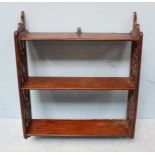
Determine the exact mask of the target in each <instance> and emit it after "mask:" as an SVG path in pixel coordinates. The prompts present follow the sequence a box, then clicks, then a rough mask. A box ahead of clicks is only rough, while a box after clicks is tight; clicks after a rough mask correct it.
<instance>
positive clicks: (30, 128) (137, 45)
mask: <svg viewBox="0 0 155 155" xmlns="http://www.w3.org/2000/svg"><path fill="white" fill-rule="evenodd" d="M14 39H15V50H16V63H17V75H18V85H19V97H20V107H21V115H22V125H23V135H24V138H27V137H29V136H82V137H85V136H95V137H98V136H102V137H129V138H134V131H135V123H136V113H137V104H138V90H139V79H140V66H141V53H142V40H143V33H142V32H140V26H139V24H137V15H136V13H135V12H134V18H133V29H132V31H131V32H130V33H83V32H81V29H80V28H78V31H77V32H75V33H44V32H39V33H36V32H33V33H30V32H28V31H27V30H26V29H25V19H24V12H22V13H21V23H19V24H18V30H17V31H15V33H14ZM39 40H45V41H46V40H61V41H72V40H75V41H79V40H81V41H100V40H101V41H130V42H131V45H132V47H131V61H130V75H129V77H30V76H29V75H28V66H27V54H26V41H39ZM30 90H128V109H127V117H126V119H121V120H118V119H112V120H111V119H97V120H96V119H92V120H90V119H89V120H58V119H57V120H53V119H33V118H32V112H31V100H30Z"/></svg>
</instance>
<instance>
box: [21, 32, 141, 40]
mask: <svg viewBox="0 0 155 155" xmlns="http://www.w3.org/2000/svg"><path fill="white" fill-rule="evenodd" d="M19 39H20V40H29V41H30V40H105V41H135V40H138V39H139V38H138V37H135V36H133V35H131V34H130V33H81V34H78V33H46V32H33V33H21V34H20V36H19Z"/></svg>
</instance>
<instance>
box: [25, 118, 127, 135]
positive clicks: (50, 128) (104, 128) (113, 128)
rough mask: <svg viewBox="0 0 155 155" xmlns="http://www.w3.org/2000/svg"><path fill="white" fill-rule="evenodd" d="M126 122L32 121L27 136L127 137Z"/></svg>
mask: <svg viewBox="0 0 155 155" xmlns="http://www.w3.org/2000/svg"><path fill="white" fill-rule="evenodd" d="M128 133H129V127H128V121H126V120H50V119H33V120H32V123H31V126H30V127H29V129H28V130H27V132H26V135H27V136H105V137H127V136H128Z"/></svg>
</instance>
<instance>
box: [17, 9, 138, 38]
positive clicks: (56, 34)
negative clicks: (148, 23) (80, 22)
mask: <svg viewBox="0 0 155 155" xmlns="http://www.w3.org/2000/svg"><path fill="white" fill-rule="evenodd" d="M16 32H17V33H18V34H19V36H18V38H19V40H27V41H31V40H32V41H33V40H94V41H95V40H101V41H102V40H103V41H137V40H139V39H140V33H141V32H140V26H139V24H137V14H136V12H134V13H133V28H132V30H131V32H130V33H85V32H82V29H81V28H80V27H78V28H77V32H75V33H71V32H66V33H59V32H50V33H48V32H28V31H27V30H26V27H25V15H24V11H22V12H21V22H20V23H18V29H17V31H16Z"/></svg>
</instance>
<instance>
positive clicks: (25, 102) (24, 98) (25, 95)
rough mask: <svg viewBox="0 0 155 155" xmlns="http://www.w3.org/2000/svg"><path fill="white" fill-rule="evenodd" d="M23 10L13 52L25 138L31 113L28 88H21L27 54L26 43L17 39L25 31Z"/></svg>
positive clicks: (24, 75) (24, 78) (25, 73)
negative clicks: (14, 54)
mask: <svg viewBox="0 0 155 155" xmlns="http://www.w3.org/2000/svg"><path fill="white" fill-rule="evenodd" d="M24 23H25V22H24V12H22V13H21V23H19V24H18V30H17V31H15V33H14V41H15V53H16V64H17V76H18V88H19V98H20V107H21V116H22V125H23V135H24V138H27V135H26V130H27V129H28V127H29V126H30V123H31V119H32V114H31V101H30V92H29V90H22V89H21V88H22V85H23V83H24V82H25V81H26V80H27V79H28V67H27V56H26V43H25V41H21V40H19V39H18V36H19V34H20V33H22V32H24V31H25V25H24Z"/></svg>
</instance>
